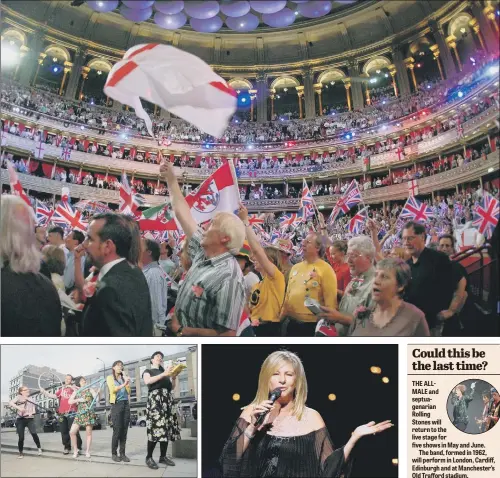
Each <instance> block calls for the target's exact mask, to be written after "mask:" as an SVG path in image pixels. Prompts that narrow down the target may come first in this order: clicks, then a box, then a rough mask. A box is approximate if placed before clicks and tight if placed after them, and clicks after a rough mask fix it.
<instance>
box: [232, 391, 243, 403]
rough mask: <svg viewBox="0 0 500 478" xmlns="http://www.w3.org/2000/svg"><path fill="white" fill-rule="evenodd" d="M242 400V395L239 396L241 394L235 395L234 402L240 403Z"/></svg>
mask: <svg viewBox="0 0 500 478" xmlns="http://www.w3.org/2000/svg"><path fill="white" fill-rule="evenodd" d="M240 398H241V397H240V394H239V393H235V394H234V395H233V400H234V401H235V402H239V401H240Z"/></svg>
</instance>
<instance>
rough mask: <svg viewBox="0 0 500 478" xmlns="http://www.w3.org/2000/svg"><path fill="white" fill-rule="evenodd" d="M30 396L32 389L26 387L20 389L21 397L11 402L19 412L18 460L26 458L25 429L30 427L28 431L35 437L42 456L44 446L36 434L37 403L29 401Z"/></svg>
mask: <svg viewBox="0 0 500 478" xmlns="http://www.w3.org/2000/svg"><path fill="white" fill-rule="evenodd" d="M29 396H30V389H29V388H26V387H20V388H19V395H18V396H17V397H16V398H14V399H13V400H11V401H10V402H9V406H10V407H11V408H14V409H15V410H17V420H16V428H17V434H18V438H19V440H18V442H17V447H18V449H19V456H18V458H24V454H23V448H24V429H25V428H26V427H28V430H29V431H30V433H31V436H32V437H33V441H34V442H35V445H36V447H37V448H38V454H39V455H41V454H42V445H40V439H39V438H38V435H37V433H36V427H35V421H34V418H35V414H36V409H35V403H34V402H32V401H31V400H28V397H29Z"/></svg>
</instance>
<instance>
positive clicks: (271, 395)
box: [255, 388, 281, 428]
mask: <svg viewBox="0 0 500 478" xmlns="http://www.w3.org/2000/svg"><path fill="white" fill-rule="evenodd" d="M280 397H281V388H276V389H274V390H273V391H272V392H271V393H269V400H271V402H273V404H274V402H275V401H276V400H278V398H280ZM268 413H269V411H267V412H263V413H261V414H260V415H259V416H258V417H257V421H256V422H255V428H259V427H260V426H261V425H262V423H263V422H264V419H265V418H266V415H267V414H268Z"/></svg>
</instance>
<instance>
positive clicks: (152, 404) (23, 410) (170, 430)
mask: <svg viewBox="0 0 500 478" xmlns="http://www.w3.org/2000/svg"><path fill="white" fill-rule="evenodd" d="M163 358H164V355H163V353H162V352H159V351H158V352H154V353H153V354H152V355H151V359H150V363H151V365H150V367H149V368H147V369H146V370H144V371H143V373H142V377H141V378H142V379H143V380H144V383H145V385H146V386H147V389H148V398H147V403H146V426H147V428H146V436H147V454H146V465H147V466H148V467H149V468H151V469H153V470H156V469H158V464H157V463H156V462H155V460H154V459H153V452H154V450H155V447H156V444H157V443H160V459H159V461H158V463H160V464H163V465H167V466H175V462H174V461H173V460H172V459H171V458H169V457H167V449H168V443H169V442H173V441H176V440H180V427H179V424H178V421H177V413H176V411H175V405H174V399H173V394H172V391H173V390H174V389H175V386H176V381H177V380H176V379H177V376H178V374H179V373H180V371H182V368H180V367H178V366H177V364H174V363H172V362H169V363H168V364H164V363H163ZM184 368H185V367H184ZM130 384H131V378H130V377H129V376H128V375H127V374H126V373H125V370H124V364H123V362H122V361H121V360H115V361H114V362H113V365H112V369H111V374H110V375H108V376H107V377H106V385H107V389H108V394H109V395H108V396H109V403H110V404H111V421H112V423H113V435H112V439H111V444H110V445H111V459H112V460H113V461H114V462H123V463H129V462H130V458H128V456H127V455H126V445H127V432H128V429H129V424H130V402H131V386H130ZM101 390H103V391H104V379H102V381H101V379H100V380H97V381H95V382H92V383H89V384H88V383H87V380H86V378H85V377H84V376H78V377H73V376H72V375H70V374H67V375H66V376H65V378H64V384H61V386H60V387H57V389H56V390H54V391H50V390H46V389H44V388H40V390H39V393H40V394H42V395H44V396H46V397H48V398H52V399H54V400H55V401H57V404H58V405H57V411H56V413H57V417H58V422H59V429H60V432H61V439H62V445H63V454H64V455H68V454H69V453H70V452H71V450H73V458H75V459H77V458H78V456H79V455H80V453H83V452H82V445H83V443H82V438H81V436H80V428H81V427H84V428H85V432H86V447H85V457H86V458H87V459H90V458H91V453H90V452H91V445H92V431H93V427H94V425H95V424H96V423H97V415H96V413H95V404H96V397H97V396H98V395H99V393H100V392H101ZM31 392H32V390H30V389H29V388H28V387H26V386H21V387H20V388H19V390H18V395H17V396H16V397H15V398H13V399H12V400H11V401H10V402H9V407H10V408H11V409H12V410H15V411H16V428H17V433H18V450H19V455H18V458H20V459H22V458H24V453H23V451H24V435H25V429H26V428H28V430H29V432H30V434H31V436H32V437H33V441H34V442H35V445H36V447H37V449H38V455H39V456H41V455H42V454H43V450H42V445H41V442H40V438H39V437H38V434H37V433H36V426H35V420H34V418H35V415H36V414H37V413H41V412H42V413H44V412H51V413H52V411H51V410H48V409H46V408H44V407H41V406H40V405H38V404H37V403H36V402H34V401H33V400H30V395H32V393H31ZM35 393H38V390H36V391H35Z"/></svg>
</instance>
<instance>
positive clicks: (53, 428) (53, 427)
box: [43, 415, 59, 433]
mask: <svg viewBox="0 0 500 478" xmlns="http://www.w3.org/2000/svg"><path fill="white" fill-rule="evenodd" d="M58 431H59V420H58V419H57V418H56V417H55V416H53V415H52V416H50V417H48V418H47V420H45V422H44V424H43V432H44V433H54V432H58Z"/></svg>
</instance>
